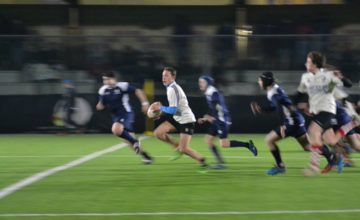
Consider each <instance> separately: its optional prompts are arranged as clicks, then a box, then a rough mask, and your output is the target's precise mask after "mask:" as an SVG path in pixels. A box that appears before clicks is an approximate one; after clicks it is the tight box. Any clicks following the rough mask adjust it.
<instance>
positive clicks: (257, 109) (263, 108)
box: [250, 101, 276, 115]
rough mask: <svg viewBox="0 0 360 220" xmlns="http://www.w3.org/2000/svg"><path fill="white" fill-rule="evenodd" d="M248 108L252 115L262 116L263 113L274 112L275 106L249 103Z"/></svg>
mask: <svg viewBox="0 0 360 220" xmlns="http://www.w3.org/2000/svg"><path fill="white" fill-rule="evenodd" d="M250 107H251V111H252V112H253V114H254V115H257V114H262V113H264V112H273V111H275V110H276V106H275V105H274V104H273V103H272V102H270V103H269V104H267V105H260V104H259V103H257V102H255V101H253V102H251V103H250Z"/></svg>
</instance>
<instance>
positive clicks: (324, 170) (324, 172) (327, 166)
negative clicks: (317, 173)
mask: <svg viewBox="0 0 360 220" xmlns="http://www.w3.org/2000/svg"><path fill="white" fill-rule="evenodd" d="M333 168H334V166H333V165H330V164H328V165H326V167H325V168H324V169H322V170H321V173H322V174H327V173H330V172H331V171H332V170H333Z"/></svg>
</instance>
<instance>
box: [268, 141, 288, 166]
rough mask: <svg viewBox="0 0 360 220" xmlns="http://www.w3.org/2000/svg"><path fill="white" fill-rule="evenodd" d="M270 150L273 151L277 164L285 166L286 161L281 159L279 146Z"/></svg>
mask: <svg viewBox="0 0 360 220" xmlns="http://www.w3.org/2000/svg"><path fill="white" fill-rule="evenodd" d="M270 152H271V153H272V155H273V157H274V158H275V161H276V165H277V166H278V167H285V166H284V163H283V161H282V159H281V155H280V150H279V148H278V146H276V145H275V149H274V150H271V151H270Z"/></svg>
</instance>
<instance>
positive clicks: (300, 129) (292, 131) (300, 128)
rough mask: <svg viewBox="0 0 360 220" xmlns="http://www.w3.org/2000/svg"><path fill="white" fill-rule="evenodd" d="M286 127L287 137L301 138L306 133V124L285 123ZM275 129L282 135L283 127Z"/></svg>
mask: <svg viewBox="0 0 360 220" xmlns="http://www.w3.org/2000/svg"><path fill="white" fill-rule="evenodd" d="M285 127H286V129H285V137H294V138H299V137H301V136H303V135H305V134H306V127H305V126H304V125H285ZM273 131H275V133H276V134H277V135H279V137H281V127H277V128H275V129H274V130H273Z"/></svg>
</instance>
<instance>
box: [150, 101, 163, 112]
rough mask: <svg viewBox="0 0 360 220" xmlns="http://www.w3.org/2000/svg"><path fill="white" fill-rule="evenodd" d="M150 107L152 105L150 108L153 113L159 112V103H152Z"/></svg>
mask: <svg viewBox="0 0 360 220" xmlns="http://www.w3.org/2000/svg"><path fill="white" fill-rule="evenodd" d="M151 105H152V106H151V108H152V110H153V111H160V107H161V102H154V103H153V104H151Z"/></svg>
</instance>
